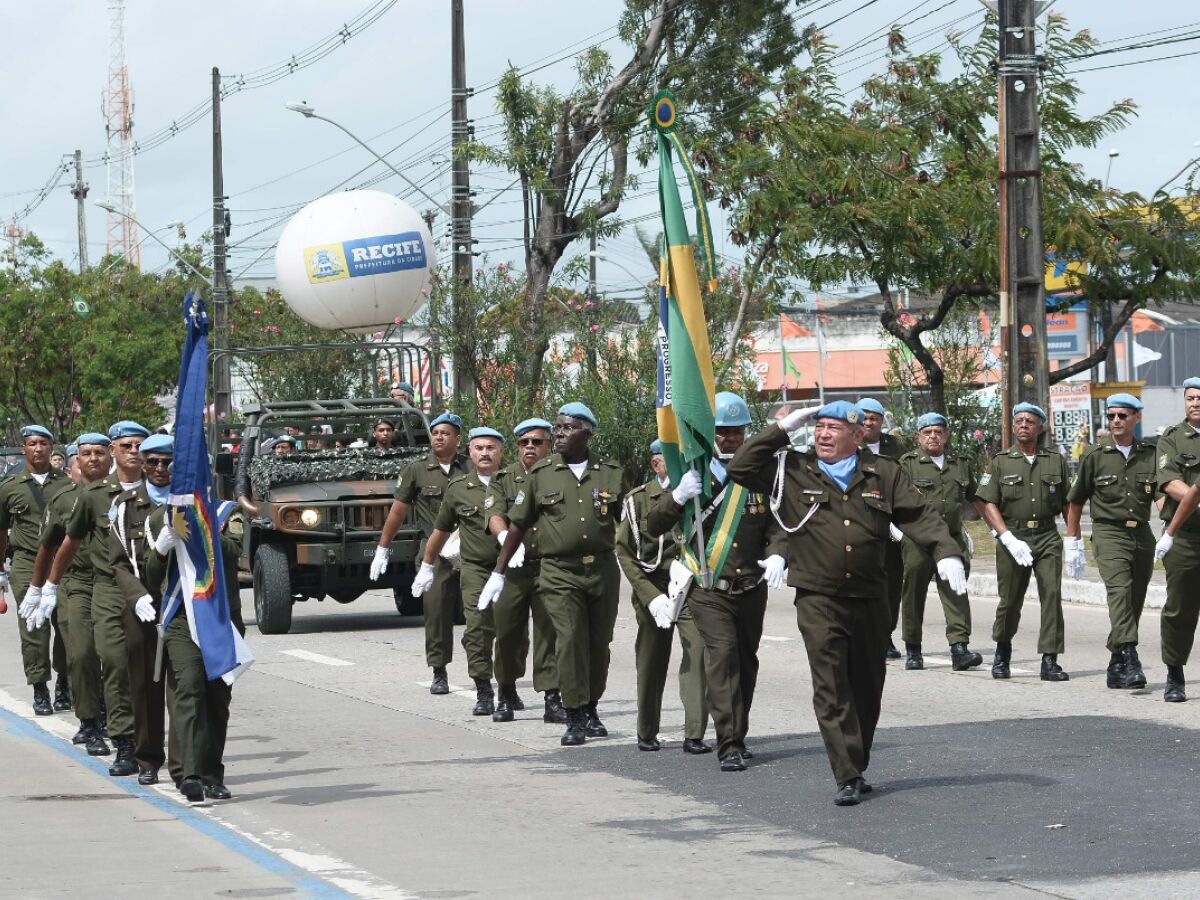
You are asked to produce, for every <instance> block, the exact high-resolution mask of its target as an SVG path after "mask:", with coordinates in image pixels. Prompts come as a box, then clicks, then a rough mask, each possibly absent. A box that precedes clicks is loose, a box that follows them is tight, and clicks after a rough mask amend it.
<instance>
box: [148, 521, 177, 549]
mask: <svg viewBox="0 0 1200 900" xmlns="http://www.w3.org/2000/svg"><path fill="white" fill-rule="evenodd" d="M178 543H179V538H178V536H177V535H176V534H175V531H174V530H173V529H172V528H171V526H170V525H169V524H167V525H163V527H162V530H161V531H159V533H158V536H157V537H156V538H155V539H154V549H155V551H156V552H157V553H158V555H159V556H166V555H167V554H168V553H170V552H171V551H172V550H174V549H175V545H176V544H178Z"/></svg>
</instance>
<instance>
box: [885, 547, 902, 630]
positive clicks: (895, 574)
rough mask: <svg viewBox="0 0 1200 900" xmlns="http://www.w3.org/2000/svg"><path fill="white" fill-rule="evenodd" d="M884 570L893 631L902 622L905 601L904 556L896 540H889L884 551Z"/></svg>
mask: <svg viewBox="0 0 1200 900" xmlns="http://www.w3.org/2000/svg"><path fill="white" fill-rule="evenodd" d="M884 571H886V572H887V600H888V611H889V613H890V615H891V623H892V631H895V630H896V626H897V625H898V624H899V622H900V607H901V605H902V604H903V602H904V556H903V554H902V552H901V550H900V545H899V544H897V543H896V542H895V541H888V545H887V549H886V550H885V551H884ZM890 633H891V632H889V634H890ZM885 649H886V648H885Z"/></svg>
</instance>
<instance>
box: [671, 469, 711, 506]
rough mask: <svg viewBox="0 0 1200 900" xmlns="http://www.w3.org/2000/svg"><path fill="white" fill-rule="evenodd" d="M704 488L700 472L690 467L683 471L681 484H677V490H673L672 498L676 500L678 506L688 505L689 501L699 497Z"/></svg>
mask: <svg viewBox="0 0 1200 900" xmlns="http://www.w3.org/2000/svg"><path fill="white" fill-rule="evenodd" d="M703 489H704V488H703V485H702V484H701V482H700V473H699V472H697V471H696V470H695V469H688V470H687V471H686V472H684V473H683V477H682V478H680V479H679V484H677V485H676V486H675V490H673V491H671V499H672V500H674V501H675V505H676V506H686V505H687V502H688V501H689V500H691V499H692V498H693V497H699V496H700V492H701V491H702V490H703Z"/></svg>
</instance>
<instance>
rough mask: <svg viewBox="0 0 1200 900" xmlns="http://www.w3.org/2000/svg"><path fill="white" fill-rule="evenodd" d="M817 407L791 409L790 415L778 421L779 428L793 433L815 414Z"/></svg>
mask: <svg viewBox="0 0 1200 900" xmlns="http://www.w3.org/2000/svg"><path fill="white" fill-rule="evenodd" d="M820 408H821V407H819V406H806V407H805V408H804V409H793V410H792V411H791V412H790V413H788V414H787V415H786V416H784V417H783V418H782V419H779V420H778V422H779V427H780V428H782V429H783V430H784V431H795V430H796V429H797V428H799V427H800V426H801V425H803V424H804V423H805V422H807V421H808V420H809V419H811V418H812V417H813V416H815V415H816V414H817V411H818V410H819V409H820Z"/></svg>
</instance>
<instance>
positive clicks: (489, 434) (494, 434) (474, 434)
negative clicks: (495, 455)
mask: <svg viewBox="0 0 1200 900" xmlns="http://www.w3.org/2000/svg"><path fill="white" fill-rule="evenodd" d="M475 438H495V439H496V440H498V441H499V442H500V443H502V444H503V443H504V435H502V434H501V433H500V432H498V431H497V430H496V429H495V428H485V427H482V426H481V427H479V428H472V429H471V430H470V431H469V432H467V443H470V442H471V441H473V440H475Z"/></svg>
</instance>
